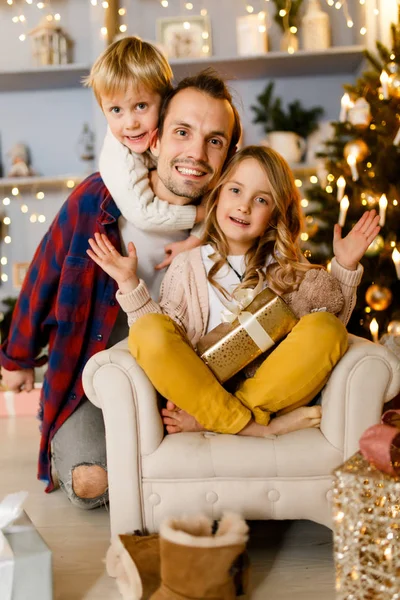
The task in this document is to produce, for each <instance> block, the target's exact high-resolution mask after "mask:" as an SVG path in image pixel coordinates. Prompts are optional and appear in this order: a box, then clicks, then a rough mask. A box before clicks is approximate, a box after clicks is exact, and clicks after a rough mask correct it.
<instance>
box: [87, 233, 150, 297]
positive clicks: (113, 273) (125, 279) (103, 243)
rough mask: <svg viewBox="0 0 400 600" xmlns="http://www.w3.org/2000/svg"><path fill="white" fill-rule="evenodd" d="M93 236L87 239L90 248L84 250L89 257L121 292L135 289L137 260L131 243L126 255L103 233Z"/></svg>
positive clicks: (137, 282)
mask: <svg viewBox="0 0 400 600" xmlns="http://www.w3.org/2000/svg"><path fill="white" fill-rule="evenodd" d="M94 238H95V239H94V240H93V239H92V238H90V239H89V245H90V247H91V250H89V249H88V250H86V252H87V253H88V255H89V256H90V258H91V259H92V260H94V262H95V263H96V264H97V265H99V267H101V268H102V269H103V271H105V272H106V273H107V275H109V276H110V277H112V278H113V279H115V281H116V282H117V284H118V287H119V290H120V292H121V293H122V294H128V293H129V292H131V291H132V290H134V289H136V288H137V286H138V285H139V279H138V276H137V275H136V271H137V264H138V260H137V256H136V248H135V246H134V245H133V243H132V242H129V244H128V256H122V255H121V254H120V253H119V252H118V250H117V249H116V248H114V246H113V245H112V243H111V242H110V240H109V239H108V237H107V236H106V235H105V234H104V233H102V234H101V235H100V233H95V234H94Z"/></svg>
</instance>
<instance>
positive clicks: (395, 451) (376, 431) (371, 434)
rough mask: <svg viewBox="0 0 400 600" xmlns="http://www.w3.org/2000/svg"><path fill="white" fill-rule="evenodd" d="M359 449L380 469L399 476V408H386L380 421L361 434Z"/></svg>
mask: <svg viewBox="0 0 400 600" xmlns="http://www.w3.org/2000/svg"><path fill="white" fill-rule="evenodd" d="M360 451H361V454H362V455H363V456H364V458H366V459H367V460H368V461H369V462H370V463H371V464H373V465H374V466H375V467H376V468H377V469H379V470H380V471H383V472H384V473H387V474H388V475H393V476H394V477H396V476H400V410H387V411H386V412H385V413H384V414H383V416H382V422H381V423H379V424H378V425H373V426H372V427H369V428H368V429H367V430H366V431H365V432H364V433H363V434H362V436H361V438H360Z"/></svg>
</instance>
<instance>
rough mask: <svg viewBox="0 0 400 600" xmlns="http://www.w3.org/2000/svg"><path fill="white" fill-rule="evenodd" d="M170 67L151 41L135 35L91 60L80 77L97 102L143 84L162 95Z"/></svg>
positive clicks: (169, 78)
mask: <svg viewBox="0 0 400 600" xmlns="http://www.w3.org/2000/svg"><path fill="white" fill-rule="evenodd" d="M172 77H173V75H172V70H171V67H170V66H169V64H168V61H167V59H166V58H165V56H164V55H163V54H162V53H161V52H160V50H158V49H157V48H156V47H155V46H153V45H152V44H149V43H148V42H144V41H143V40H141V39H140V38H138V37H134V36H132V37H126V38H123V39H122V40H118V41H116V42H113V43H112V44H111V45H110V46H108V48H107V49H106V50H105V51H104V52H103V53H102V54H101V55H100V56H99V58H98V59H97V60H96V62H95V63H94V65H93V67H92V69H91V71H90V75H89V76H88V77H86V78H85V79H84V80H83V84H84V85H85V86H86V87H91V88H93V91H94V94H95V96H96V98H97V102H98V103H99V105H100V106H101V97H102V96H103V95H104V96H110V95H112V94H114V93H115V92H119V91H126V90H127V89H128V88H129V87H130V86H137V85H143V86H144V87H146V88H147V89H148V90H149V91H151V92H154V93H157V94H160V96H161V97H162V98H163V97H164V96H165V94H167V93H168V92H169V91H170V90H171V89H172Z"/></svg>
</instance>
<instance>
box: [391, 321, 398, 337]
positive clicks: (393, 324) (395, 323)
mask: <svg viewBox="0 0 400 600" xmlns="http://www.w3.org/2000/svg"><path fill="white" fill-rule="evenodd" d="M388 333H389V334H390V335H399V336H400V321H390V323H389V325H388Z"/></svg>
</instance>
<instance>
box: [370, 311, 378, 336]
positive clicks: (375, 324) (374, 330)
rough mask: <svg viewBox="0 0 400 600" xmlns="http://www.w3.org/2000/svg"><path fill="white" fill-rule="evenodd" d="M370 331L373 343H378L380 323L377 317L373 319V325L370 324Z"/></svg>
mask: <svg viewBox="0 0 400 600" xmlns="http://www.w3.org/2000/svg"><path fill="white" fill-rule="evenodd" d="M369 330H370V332H371V335H372V339H373V341H374V342H378V339H379V338H378V332H379V325H378V321H377V320H376V319H375V317H374V318H373V319H372V321H371V323H370V324H369Z"/></svg>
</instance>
